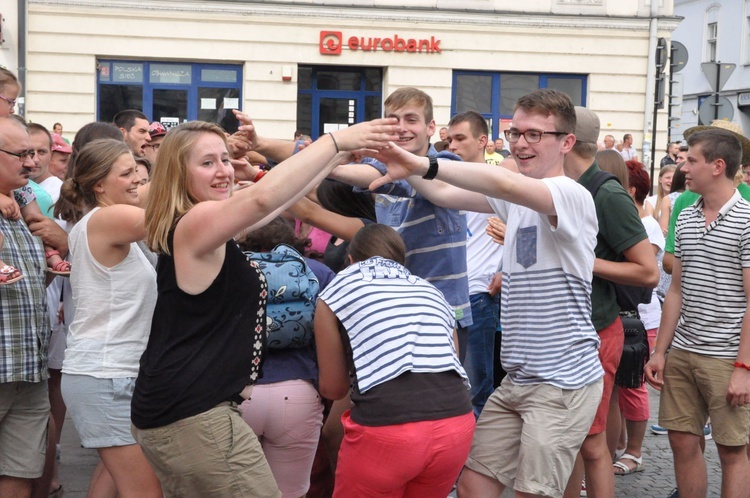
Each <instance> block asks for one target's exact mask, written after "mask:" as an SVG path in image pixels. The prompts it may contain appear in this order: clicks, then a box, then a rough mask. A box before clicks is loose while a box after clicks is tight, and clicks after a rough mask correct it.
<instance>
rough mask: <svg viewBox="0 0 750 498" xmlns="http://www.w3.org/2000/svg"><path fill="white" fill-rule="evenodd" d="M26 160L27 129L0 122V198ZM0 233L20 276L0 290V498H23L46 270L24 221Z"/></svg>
mask: <svg viewBox="0 0 750 498" xmlns="http://www.w3.org/2000/svg"><path fill="white" fill-rule="evenodd" d="M33 153H34V152H33V150H32V148H31V143H30V140H29V134H28V132H27V131H26V127H25V126H24V125H23V124H22V123H21V122H20V121H18V120H16V119H13V118H0V193H2V194H3V195H6V196H10V197H12V196H13V191H14V190H16V189H20V188H22V187H25V186H26V185H27V183H28V179H29V174H30V171H31V169H32V168H33V166H34V159H33ZM50 223H52V224H54V222H52V221H50ZM55 226H56V225H55ZM0 232H2V235H3V239H4V243H3V247H2V250H1V251H0V258H1V259H2V260H3V261H7V262H12V264H13V265H14V266H16V267H18V268H19V269H20V270H21V273H22V274H23V275H24V278H23V279H21V280H19V281H17V282H15V283H14V284H13V285H12V286H7V287H3V288H2V290H0V336H2V337H1V338H0V342H2V344H3V347H2V348H0V496H14V497H28V496H30V494H31V486H32V479H34V478H36V477H40V476H41V475H42V471H43V467H44V457H45V450H46V447H47V423H48V420H49V411H50V405H49V398H48V394H47V376H48V372H47V347H48V343H49V336H50V324H49V315H48V313H47V297H46V291H45V289H46V285H45V284H46V282H45V279H46V273H47V263H46V261H45V257H44V247H43V245H42V241H41V240H40V239H39V238H37V237H34V236H33V235H32V232H31V231H30V230H29V228H28V227H27V226H26V224H25V223H24V221H23V220H21V219H18V220H9V219H6V218H4V217H0Z"/></svg>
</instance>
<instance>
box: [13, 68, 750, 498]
mask: <svg viewBox="0 0 750 498" xmlns="http://www.w3.org/2000/svg"><path fill="white" fill-rule="evenodd" d="M19 92H20V84H19V82H18V80H17V79H16V77H15V76H14V75H13V74H12V73H11V72H10V71H8V70H6V69H4V68H2V69H0V99H2V101H0V213H1V214H2V217H0V235H1V236H2V239H0V244H2V246H1V251H0V257H1V259H0V340H1V341H2V344H3V346H2V352H1V353H0V496H2V497H5V496H9V497H28V496H34V497H45V496H52V497H56V498H59V497H61V496H62V495H63V483H61V482H60V478H59V476H58V475H57V469H56V467H57V461H58V458H59V439H60V431H61V428H62V425H63V422H64V420H65V417H66V411H67V414H68V416H69V418H70V419H71V420H72V422H73V424H74V425H75V428H76V431H77V433H78V435H79V436H80V440H81V444H82V445H83V446H84V447H86V448H95V449H96V450H97V452H98V455H99V457H100V461H99V464H98V465H97V467H96V469H95V471H94V474H93V475H92V478H91V482H90V485H89V496H93V497H117V496H120V497H131V496H132V497H160V496H172V497H190V496H195V497H205V496H257V497H264V498H265V497H275V496H281V497H300V496H308V497H319V496H320V497H323V496H331V495H332V496H336V497H354V496H357V497H359V496H362V497H367V496H373V497H374V496H410V497H415V498H416V497H419V498H422V497H436V498H437V497H439V498H443V497H445V496H447V495H448V494H449V493H450V492H451V490H452V489H453V488H454V487H455V488H456V489H457V493H458V496H459V497H482V498H484V497H492V496H496V497H499V496H500V495H501V494H502V493H503V491H504V490H505V489H506V488H510V489H513V490H515V493H516V495H517V496H552V497H559V496H565V497H569V498H570V497H577V496H581V495H587V496H592V497H612V496H614V495H615V478H616V476H617V475H626V474H632V473H634V472H641V471H643V470H644V469H645V468H647V463H644V454H643V451H642V445H643V439H644V435H645V433H646V431H647V421H648V419H649V416H650V414H651V408H650V406H649V394H648V391H647V388H646V383H645V382H646V381H647V382H648V383H649V384H651V385H652V386H653V387H655V388H656V389H659V390H661V391H662V398H661V404H660V413H659V428H660V429H662V430H664V431H665V432H666V433H668V434H669V438H670V444H671V446H672V449H673V452H674V456H675V458H674V466H675V477H676V482H677V489H676V490H675V492H674V493H673V495H674V496H678V495H679V496H682V497H683V498H685V497H698V496H705V495H706V469H705V463H703V457H702V453H701V444H704V443H702V441H704V439H705V434H704V431H705V426H706V424H707V422H708V420H709V417H710V420H711V428H712V435H713V438H714V440H715V442H716V444H717V448H718V451H719V456H720V458H721V465H722V471H723V481H722V496H726V497H735V496H745V495H744V494H743V493H746V491H744V489H745V484H744V483H745V480H746V478H747V477H748V476H750V462H749V461H748V436H749V435H750V339H748V338H747V337H746V336H747V335H748V334H750V323H748V324H745V321H744V317H745V311H746V310H747V307H748V299H747V293H748V292H750V273H748V272H750V229H749V228H748V227H749V226H750V224H748V222H750V204H748V200H746V199H748V198H750V197H748V192H750V187H747V186H746V185H744V184H742V183H741V182H742V178H743V177H742V175H743V172H744V167H743V168H742V169H741V165H748V169H750V140H748V139H747V138H745V137H744V135H743V133H742V130H741V129H739V128H738V127H736V125H732V124H731V123H727V122H716V123H714V124H712V125H711V126H706V127H696V128H694V129H690V130H686V131H685V137H686V138H687V145H686V146H684V147H681V146H679V144H670V146H669V148H668V152H669V155H668V158H669V161H666V158H665V161H662V168H661V170H660V173H659V178H658V182H657V190H656V193H655V195H653V196H649V193H650V191H651V187H652V181H651V179H650V178H649V175H648V173H647V171H646V168H645V166H644V165H643V164H642V163H640V162H639V161H638V159H637V152H636V151H635V149H634V148H633V147H632V136H629V135H626V136H625V139H624V140H623V143H622V144H621V147H620V148H619V149H618V148H617V147H616V146H615V142H614V139H613V137H611V136H609V135H607V136H605V138H604V146H601V145H600V144H599V135H600V131H601V130H600V123H599V118H598V116H597V115H596V114H595V113H594V112H592V111H591V110H589V109H586V108H583V107H579V106H574V105H573V103H572V101H571V99H570V98H569V97H568V96H567V95H566V94H564V93H562V92H559V91H556V90H548V89H544V90H537V91H534V92H531V93H530V94H528V95H525V96H523V97H521V98H520V99H519V100H518V101H517V103H516V105H515V108H514V114H513V119H512V122H511V124H510V127H509V128H508V129H507V130H505V131H504V140H503V139H501V138H498V139H497V140H494V141H493V140H491V137H490V134H489V130H488V127H487V122H486V120H485V119H484V117H483V116H481V115H480V114H478V113H476V112H474V111H467V112H463V113H460V114H457V115H455V116H453V117H452V119H451V120H450V122H449V123H448V125H447V126H446V127H444V128H442V129H440V130H439V138H440V141H439V142H437V143H436V144H434V145H433V144H431V142H430V140H431V137H432V135H433V134H434V133H435V131H436V125H435V120H434V118H433V107H432V99H431V98H430V96H429V95H427V94H426V93H424V92H423V91H421V90H419V89H416V88H401V89H399V90H396V91H395V92H393V93H392V94H391V95H390V96H388V98H387V99H386V100H385V102H384V111H385V112H384V116H385V117H384V118H382V119H376V120H373V121H369V122H364V123H359V124H356V125H353V126H350V127H348V128H344V129H340V130H336V131H335V132H333V133H329V134H327V135H324V136H321V137H319V138H318V139H317V140H314V141H313V140H311V139H309V137H304V136H301V137H295V140H292V141H287V140H280V139H273V138H269V137H265V136H263V135H262V134H261V133H259V131H258V129H257V127H256V126H255V125H254V124H253V122H252V120H251V118H250V117H249V116H248V115H247V114H245V113H243V112H240V111H234V113H235V116H236V118H237V120H238V121H239V123H240V126H239V128H238V131H237V132H236V133H234V134H231V135H228V134H227V133H225V132H224V130H223V129H221V128H220V127H219V126H218V125H216V124H213V123H206V122H199V121H191V122H187V123H183V124H181V125H178V126H176V127H174V128H171V129H169V130H167V129H166V128H165V127H164V126H163V125H162V124H161V123H158V122H154V123H149V120H148V118H147V116H146V115H145V114H143V113H142V112H140V111H137V110H123V111H122V112H120V113H118V114H117V116H115V118H114V122H113V123H90V124H88V125H86V126H83V127H82V128H81V129H80V130H78V131H77V133H76V134H75V139H74V140H73V143H72V145H69V144H68V143H67V142H66V141H65V140H64V139H63V138H62V137H61V135H59V134H56V133H50V132H49V131H47V129H46V128H45V127H43V126H41V125H40V124H37V123H31V124H29V123H26V122H24V120H23V119H20V118H18V117H17V116H15V115H14V114H13V110H14V104H15V100H16V98H17V96H18V94H19ZM58 125H60V124H59V123H55V128H57V126H58ZM59 131H60V132H61V131H62V126H61V125H60V126H59ZM506 141H507V143H508V145H509V149H510V150H509V151H508V150H506V148H505V144H506ZM610 142H611V145H610ZM683 148H684V150H683ZM680 154H683V155H684V157H681V156H680ZM670 161H671V162H670ZM672 163H676V164H672ZM744 179H745V180H746V181H750V171H747V173H745V178H744ZM737 183H740V186H739V187H737ZM683 190H686V192H685V193H683V194H682V195H680V192H682V191H683ZM314 231H316V232H314ZM313 234H314V235H313ZM311 239H317V240H315V241H311ZM651 351H653V353H652V354H649V353H650V352H651Z"/></svg>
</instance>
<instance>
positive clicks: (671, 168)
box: [654, 164, 677, 213]
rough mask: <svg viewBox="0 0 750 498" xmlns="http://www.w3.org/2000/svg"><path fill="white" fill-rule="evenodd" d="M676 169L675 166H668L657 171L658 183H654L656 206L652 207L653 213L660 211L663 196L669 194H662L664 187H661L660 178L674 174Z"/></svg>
mask: <svg viewBox="0 0 750 498" xmlns="http://www.w3.org/2000/svg"><path fill="white" fill-rule="evenodd" d="M676 169H677V165H676V164H668V165H666V166H664V167H663V168H661V169H660V170H659V181H658V182H656V183H657V188H656V204H655V205H654V213H659V212H660V211H661V201H662V199H664V196H666V195H668V194H669V192H664V187H662V186H661V177H662V176H664V175H666V174H667V173H674V172H675V170H676Z"/></svg>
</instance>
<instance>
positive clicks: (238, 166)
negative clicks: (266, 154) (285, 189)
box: [230, 158, 260, 182]
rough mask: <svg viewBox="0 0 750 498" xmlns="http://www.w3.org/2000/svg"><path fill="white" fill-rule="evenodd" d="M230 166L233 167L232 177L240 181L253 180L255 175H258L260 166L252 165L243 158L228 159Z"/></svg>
mask: <svg viewBox="0 0 750 498" xmlns="http://www.w3.org/2000/svg"><path fill="white" fill-rule="evenodd" d="M230 162H231V163H232V167H233V168H234V177H235V178H236V179H237V180H240V181H250V182H252V181H254V180H255V177H256V176H258V173H259V172H260V168H258V167H257V166H253V165H252V164H250V162H249V161H248V160H247V159H245V158H241V159H230Z"/></svg>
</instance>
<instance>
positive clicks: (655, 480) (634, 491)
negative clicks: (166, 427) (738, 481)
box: [60, 390, 721, 498]
mask: <svg viewBox="0 0 750 498" xmlns="http://www.w3.org/2000/svg"><path fill="white" fill-rule="evenodd" d="M658 407H659V396H658V394H657V393H656V392H655V391H653V390H651V413H652V420H651V421H650V422H649V424H651V423H655V422H656V414H657V413H658ZM61 447H62V462H61V464H60V482H62V483H63V486H64V488H65V497H66V498H85V497H86V490H87V488H88V482H89V478H90V477H91V473H92V472H93V470H94V467H95V466H96V463H97V461H98V457H97V454H96V451H94V450H87V449H84V448H81V446H80V441H79V439H78V435H77V433H76V431H75V428H74V427H73V423H72V421H71V420H70V419H67V420H66V422H65V426H64V428H63V437H62V444H61ZM706 460H707V468H708V485H709V486H708V496H709V497H718V496H719V495H720V493H719V490H720V484H721V472H720V470H719V457H718V455H717V453H716V445H715V444H714V443H713V441H707V444H706ZM643 462H644V464H645V466H646V468H645V470H644V471H643V472H640V473H636V474H631V475H629V476H616V477H615V487H616V497H617V498H666V497H667V496H668V495H669V493H670V491H671V490H672V489H673V488H674V472H673V470H672V452H671V451H670V449H669V441H668V440H667V436H656V435H654V434H651V432H650V431H649V432H648V433H647V434H646V439H645V441H644V448H643ZM503 496H504V497H510V496H512V493H510V492H506V493H505V494H504V495H503Z"/></svg>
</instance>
